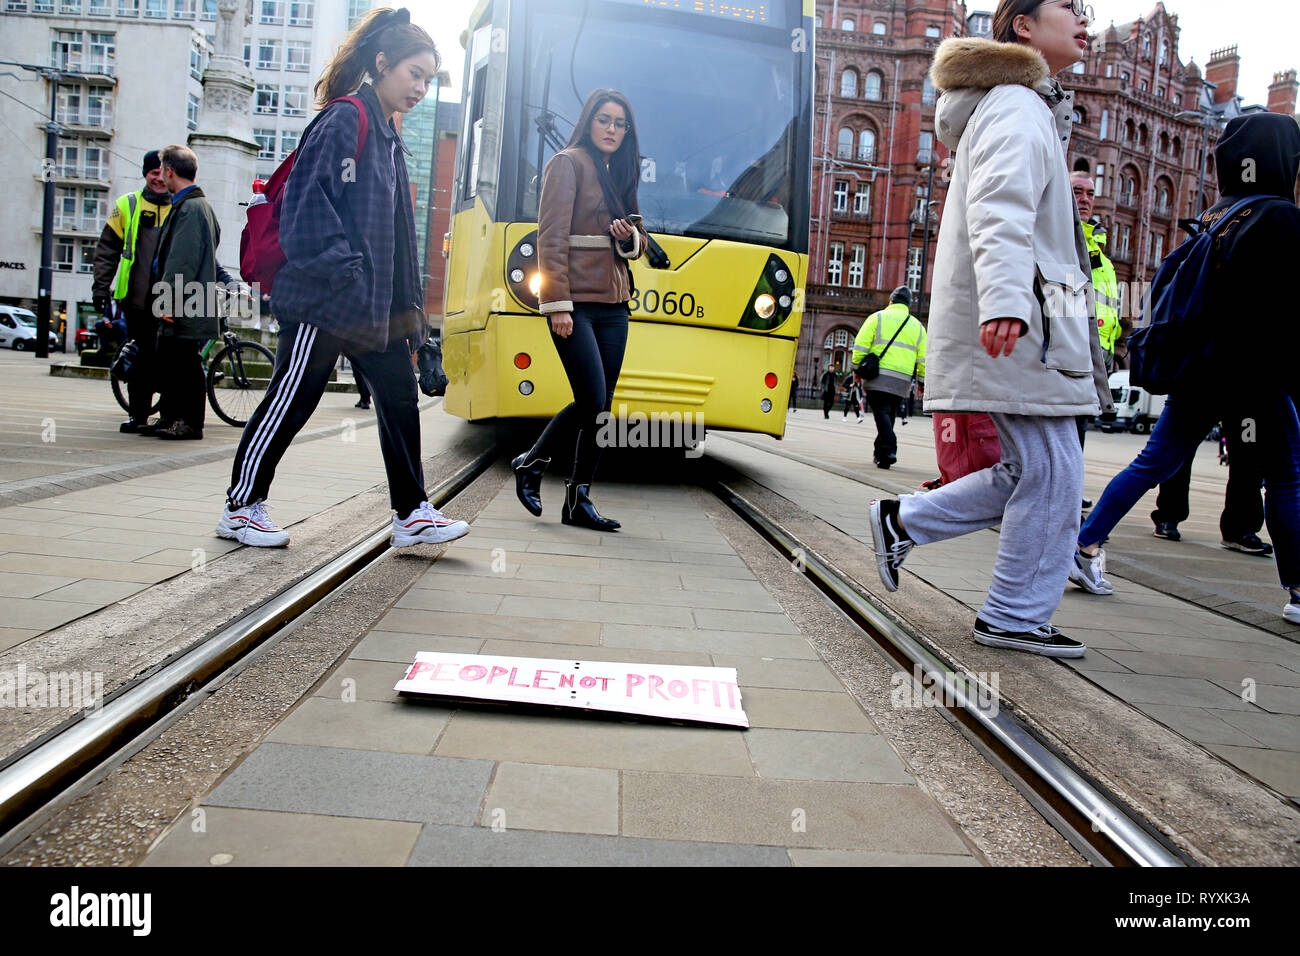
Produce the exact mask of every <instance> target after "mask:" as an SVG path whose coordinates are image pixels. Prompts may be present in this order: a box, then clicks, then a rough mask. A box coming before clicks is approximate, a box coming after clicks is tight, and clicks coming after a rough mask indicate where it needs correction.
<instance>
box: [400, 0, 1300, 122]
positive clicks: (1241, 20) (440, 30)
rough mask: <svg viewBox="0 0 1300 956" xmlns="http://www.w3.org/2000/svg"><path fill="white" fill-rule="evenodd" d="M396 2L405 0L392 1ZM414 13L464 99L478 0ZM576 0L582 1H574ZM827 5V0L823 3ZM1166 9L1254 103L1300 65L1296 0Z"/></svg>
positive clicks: (1220, 1)
mask: <svg viewBox="0 0 1300 956" xmlns="http://www.w3.org/2000/svg"><path fill="white" fill-rule="evenodd" d="M389 2H390V3H394V4H396V3H398V2H403V0H389ZM404 2H405V3H406V5H407V6H408V7H409V8H410V10H411V18H412V19H413V20H414V21H415V22H417V23H419V24H420V25H421V26H423V27H424V28H425V29H426V30H428V31H429V33H430V34H431V35H432V36H433V41H434V43H436V44H437V45H438V50H439V52H440V53H441V54H442V59H443V65H444V68H445V69H446V70H447V71H448V72H449V73H450V74H451V83H452V86H451V90H450V91H448V93H447V94H445V96H446V97H447V98H451V99H459V98H460V85H461V79H462V77H461V72H462V68H463V64H464V53H463V51H462V50H461V48H460V39H459V37H460V32H461V30H463V29H465V27H466V26H467V25H468V23H469V15H470V14H471V13H472V12H473V10H474V7H475V0H404ZM572 2H573V3H574V4H575V5H576V4H578V3H580V2H581V0H572ZM1092 5H1093V7H1094V9H1095V10H1096V13H1097V19H1096V22H1095V23H1094V28H1095V29H1097V30H1104V29H1105V28H1106V27H1107V26H1108V25H1109V24H1110V23H1111V21H1114V22H1115V23H1116V24H1120V23H1125V22H1127V21H1129V20H1135V19H1137V18H1138V17H1145V16H1147V15H1148V14H1150V13H1151V11H1152V10H1154V9H1155V7H1156V3H1155V0H1092ZM819 6H821V4H819ZM996 6H997V2H996V0H985V2H980V0H967V9H968V10H975V9H989V10H992V9H993V8H995V7H996ZM1165 8H1166V9H1167V10H1168V11H1169V12H1170V13H1175V14H1177V15H1178V25H1179V27H1180V28H1181V30H1182V33H1181V37H1180V39H1179V44H1178V55H1179V57H1180V58H1181V59H1182V61H1183V62H1184V63H1186V62H1187V61H1188V60H1191V59H1194V60H1196V62H1197V64H1198V65H1199V66H1201V67H1202V69H1204V67H1205V62H1206V60H1208V59H1209V58H1210V51H1211V50H1217V49H1219V48H1220V47H1224V46H1231V45H1232V44H1234V43H1235V44H1236V45H1237V47H1238V51H1237V52H1238V53H1239V54H1240V55H1241V75H1240V80H1239V82H1238V86H1237V92H1238V93H1240V94H1241V95H1242V96H1243V97H1245V100H1246V102H1247V103H1248V104H1249V103H1261V104H1262V103H1265V102H1266V101H1267V99H1268V85H1269V83H1271V82H1273V74H1274V73H1275V72H1279V71H1282V70H1288V69H1292V68H1295V69H1300V49H1298V48H1297V40H1298V38H1300V4H1298V3H1296V2H1295V0H1234V2H1232V3H1230V4H1229V3H1225V2H1224V0H1172V2H1169V3H1166V5H1165Z"/></svg>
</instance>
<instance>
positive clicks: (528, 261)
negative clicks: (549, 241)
mask: <svg viewBox="0 0 1300 956" xmlns="http://www.w3.org/2000/svg"><path fill="white" fill-rule="evenodd" d="M503 278H504V279H505V280H506V284H507V285H509V287H510V292H511V293H512V294H513V295H514V297H515V298H516V299H518V300H519V302H520V304H521V305H523V306H524V308H525V309H532V310H534V311H537V310H538V309H539V307H540V304H541V292H542V274H541V271H540V270H539V269H538V268H537V230H536V229H534V230H532V231H531V232H529V233H527V234H525V235H524V236H522V237H521V238H520V239H519V241H518V242H516V243H515V245H514V246H513V248H509V250H508V252H507V254H506V261H505V268H504V270H503ZM505 311H507V312H509V311H515V310H512V309H509V308H507V309H505Z"/></svg>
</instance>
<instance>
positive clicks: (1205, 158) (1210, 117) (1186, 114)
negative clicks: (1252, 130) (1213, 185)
mask: <svg viewBox="0 0 1300 956" xmlns="http://www.w3.org/2000/svg"><path fill="white" fill-rule="evenodd" d="M1201 85H1202V86H1203V87H1204V89H1205V90H1206V91H1209V92H1211V93H1212V92H1213V91H1214V90H1216V89H1218V86H1217V84H1215V83H1211V82H1210V81H1209V80H1206V79H1202V80H1201ZM1193 116H1194V117H1196V118H1197V119H1199V120H1200V121H1201V169H1200V176H1199V179H1198V181H1197V185H1196V209H1195V210H1193V212H1194V213H1195V214H1196V215H1197V216H1199V215H1200V214H1201V213H1202V212H1203V211H1204V210H1205V168H1206V166H1208V165H1209V158H1210V156H1209V153H1210V126H1211V123H1212V122H1213V125H1215V126H1218V123H1217V122H1214V120H1216V119H1217V115H1216V114H1215V113H1214V112H1213V111H1211V110H1207V109H1205V107H1204V106H1202V107H1201V108H1200V109H1195V110H1179V111H1178V113H1176V114H1175V115H1174V119H1191V118H1192V117H1193Z"/></svg>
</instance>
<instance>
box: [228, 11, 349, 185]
mask: <svg viewBox="0 0 1300 956" xmlns="http://www.w3.org/2000/svg"><path fill="white" fill-rule="evenodd" d="M252 2H253V22H252V24H251V25H250V26H249V28H248V35H247V39H246V40H245V42H244V63H245V65H247V66H248V67H249V69H251V70H252V71H253V82H254V83H256V84H257V87H256V91H255V92H254V94H253V137H254V139H256V140H257V144H258V147H259V151H258V154H257V173H258V176H259V177H261V178H262V179H265V178H266V177H268V176H270V175H271V173H272V172H274V170H275V167H276V166H277V165H278V164H279V162H280V160H282V159H284V158H285V157H286V156H288V155H289V154H290V153H291V152H293V150H294V149H296V148H297V146H298V139H299V137H300V136H301V135H302V131H303V129H304V127H306V125H307V123H308V122H309V121H310V120H311V117H312V116H313V115H314V111H313V109H312V86H313V85H314V84H315V83H316V79H317V77H319V76H320V74H321V71H323V70H324V69H325V64H326V62H327V61H328V60H329V58H330V56H332V55H333V53H334V51H335V50H336V49H337V48H338V45H339V42H340V41H341V40H342V39H343V37H344V35H345V34H346V33H347V31H348V29H349V27H350V26H351V25H352V24H353V23H355V22H356V21H357V20H359V19H360V18H361V17H362V16H364V15H365V14H366V12H367V11H369V10H370V8H371V7H372V6H373V4H372V2H371V0H252Z"/></svg>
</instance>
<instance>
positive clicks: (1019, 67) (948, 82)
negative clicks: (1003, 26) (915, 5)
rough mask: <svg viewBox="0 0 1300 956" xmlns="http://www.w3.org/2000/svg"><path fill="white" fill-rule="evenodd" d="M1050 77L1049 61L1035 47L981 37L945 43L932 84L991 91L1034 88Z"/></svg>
mask: <svg viewBox="0 0 1300 956" xmlns="http://www.w3.org/2000/svg"><path fill="white" fill-rule="evenodd" d="M1047 77H1048V73H1047V61H1046V60H1044V59H1043V54H1041V53H1039V52H1038V51H1037V50H1035V49H1034V48H1033V47H1029V46H1025V45H1024V44H1023V43H998V42H997V41H996V40H985V39H982V38H980V37H952V38H950V39H948V40H945V41H944V42H943V43H941V44H939V49H938V50H936V51H935V54H934V65H933V66H931V67H930V82H932V83H933V84H934V85H935V86H936V87H938V88H939V89H941V90H959V89H965V88H967V87H973V88H975V89H982V90H990V89H992V88H993V87H995V86H1005V85H1006V84H1008V83H1018V84H1020V85H1021V86H1028V87H1030V88H1033V87H1035V86H1037V85H1038V84H1039V83H1041V82H1043V80H1045V79H1047Z"/></svg>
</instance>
